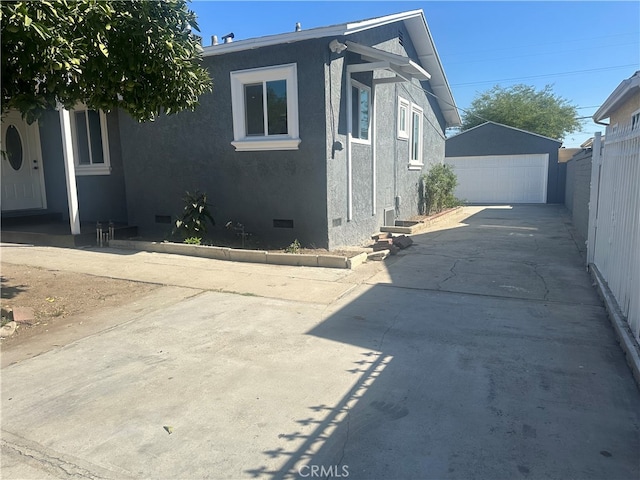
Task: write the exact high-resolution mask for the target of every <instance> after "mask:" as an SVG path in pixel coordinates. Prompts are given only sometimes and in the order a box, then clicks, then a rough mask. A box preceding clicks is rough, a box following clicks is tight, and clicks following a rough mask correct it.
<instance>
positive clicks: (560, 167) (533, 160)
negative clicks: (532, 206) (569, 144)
mask: <svg viewBox="0 0 640 480" xmlns="http://www.w3.org/2000/svg"><path fill="white" fill-rule="evenodd" d="M561 145H562V142H561V141H559V140H555V139H553V138H549V137H545V136H542V135H538V134H537V133H532V132H527V131H525V130H520V129H518V128H514V127H510V126H507V125H502V124H500V123H495V122H486V123H483V124H481V125H478V126H476V127H473V128H470V129H469V130H466V131H464V132H462V133H459V134H457V135H454V136H452V137H450V138H448V139H447V141H446V151H445V157H446V158H445V163H447V164H449V165H452V166H453V168H454V171H455V172H456V174H457V176H458V187H457V189H456V192H455V194H456V196H457V197H458V198H461V199H464V200H467V201H469V202H471V203H564V188H565V178H566V165H565V164H564V163H558V149H559V148H560V147H561Z"/></svg>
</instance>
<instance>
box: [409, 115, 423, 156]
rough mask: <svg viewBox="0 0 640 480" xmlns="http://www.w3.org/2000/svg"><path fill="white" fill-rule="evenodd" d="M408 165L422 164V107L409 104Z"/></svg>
mask: <svg viewBox="0 0 640 480" xmlns="http://www.w3.org/2000/svg"><path fill="white" fill-rule="evenodd" d="M409 143H410V149H409V165H410V166H412V165H413V166H422V109H421V108H420V107H418V106H417V105H411V134H410V138H409Z"/></svg>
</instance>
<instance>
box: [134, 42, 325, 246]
mask: <svg viewBox="0 0 640 480" xmlns="http://www.w3.org/2000/svg"><path fill="white" fill-rule="evenodd" d="M325 50H327V49H326V44H325V42H319V41H313V40H311V41H305V42H299V43H294V44H289V45H280V46H274V47H266V48H261V49H260V50H259V51H255V50H247V51H241V52H235V53H229V54H224V55H217V56H213V57H207V58H205V66H206V67H207V68H208V70H209V72H210V74H211V77H212V79H213V84H214V87H213V92H212V93H210V94H206V95H203V96H202V97H201V98H200V106H199V107H198V108H197V109H196V110H195V111H194V112H182V113H179V114H176V115H173V116H162V117H160V118H158V119H157V120H156V121H155V122H153V123H145V124H139V123H136V122H134V121H133V120H131V119H130V118H127V120H126V121H123V122H122V124H121V136H122V149H123V155H124V157H125V169H126V176H127V198H128V208H129V212H130V218H131V222H133V223H135V224H137V225H138V226H139V227H140V230H141V232H142V234H143V235H162V234H165V233H167V232H168V231H169V230H170V229H171V225H167V224H159V223H156V215H160V216H170V217H171V218H175V217H176V216H177V215H178V214H179V213H180V211H181V210H182V207H183V203H182V197H183V195H184V192H185V191H187V190H195V189H199V190H201V191H204V192H206V193H207V194H208V196H209V201H210V203H211V204H212V205H213V208H212V210H213V214H214V217H215V219H216V222H217V226H216V228H223V226H224V224H225V223H226V222H227V221H234V222H240V223H243V224H244V225H245V227H246V230H247V231H248V232H251V233H253V234H255V235H256V236H257V237H258V238H260V239H263V240H265V242H267V243H274V244H277V243H280V244H284V245H288V244H289V243H291V242H292V241H293V240H294V239H296V238H297V239H298V240H299V241H300V242H301V243H302V244H303V245H309V244H311V243H313V244H314V245H316V246H318V247H326V246H327V244H328V240H327V222H326V218H327V211H326V195H327V190H326V143H325V123H326V120H325V113H324V102H325V98H324V83H323V78H324V71H323V65H324V62H323V59H324V51H325ZM327 51H328V50H327ZM289 63H296V64H297V74H298V77H297V83H298V114H299V128H300V139H301V143H300V145H299V149H298V150H291V151H257V152H238V151H236V150H235V148H234V147H233V146H232V145H231V142H232V141H233V139H234V137H233V115H232V105H231V85H230V76H229V74H230V72H233V71H240V70H246V69H252V68H258V67H265V66H276V65H284V64H289ZM274 219H276V220H291V221H293V228H275V227H274Z"/></svg>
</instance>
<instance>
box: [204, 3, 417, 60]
mask: <svg viewBox="0 0 640 480" xmlns="http://www.w3.org/2000/svg"><path fill="white" fill-rule="evenodd" d="M416 15H422V10H412V11H409V12H403V13H396V14H393V15H387V16H385V17H377V18H372V19H369V20H363V21H361V22H352V23H342V24H338V25H331V26H327V27H318V28H311V29H309V30H301V31H299V32H290V33H280V34H276V35H267V36H265V37H257V38H249V39H246V40H238V41H233V42H229V43H221V44H218V45H210V46H208V47H203V52H202V56H203V57H210V56H214V55H222V54H224V53H231V52H239V51H242V50H251V49H254V48H260V47H267V46H270V45H280V44H285V43H293V42H300V41H303V40H312V39H316V38H324V37H339V36H347V35H351V34H354V33H358V32H361V31H363V30H369V29H371V28H374V27H379V26H382V25H386V24H388V23H393V22H397V21H401V20H405V19H408V18H412V17H415V16H416Z"/></svg>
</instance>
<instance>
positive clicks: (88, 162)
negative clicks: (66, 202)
mask: <svg viewBox="0 0 640 480" xmlns="http://www.w3.org/2000/svg"><path fill="white" fill-rule="evenodd" d="M70 113H71V135H72V138H73V154H74V158H75V167H76V175H109V174H110V173H111V165H110V160H109V136H108V132H107V117H106V115H105V113H104V112H102V111H97V110H91V109H88V108H87V107H85V106H79V107H77V108H75V109H74V110H72V111H71V112H70Z"/></svg>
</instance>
